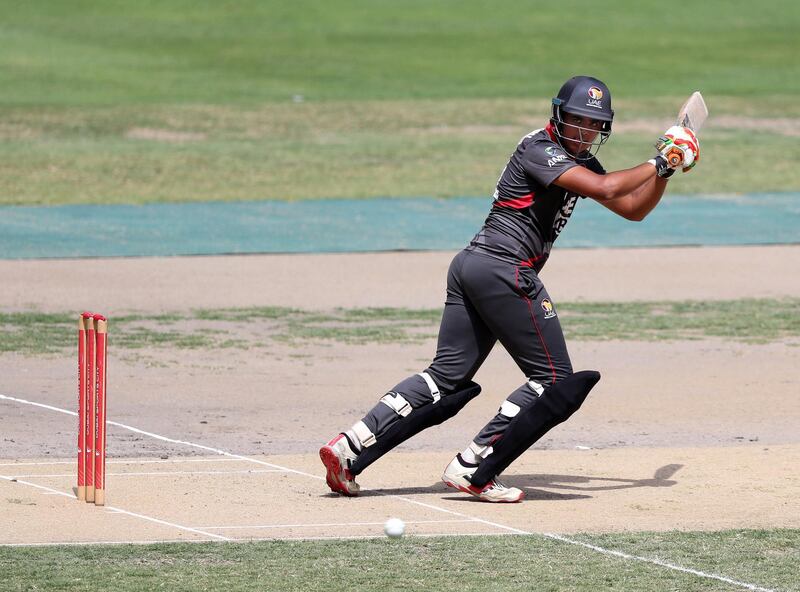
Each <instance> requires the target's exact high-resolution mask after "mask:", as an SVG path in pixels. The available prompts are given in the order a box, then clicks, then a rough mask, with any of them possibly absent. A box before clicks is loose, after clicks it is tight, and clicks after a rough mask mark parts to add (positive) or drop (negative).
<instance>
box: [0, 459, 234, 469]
mask: <svg viewBox="0 0 800 592" xmlns="http://www.w3.org/2000/svg"><path fill="white" fill-rule="evenodd" d="M210 462H213V463H217V462H245V461H243V460H239V459H238V458H167V459H163V458H160V459H149V460H138V459H131V460H123V459H120V460H107V461H106V464H107V465H144V464H156V463H157V464H161V463H167V464H168V463H210ZM49 465H77V461H75V460H53V461H50V462H15V463H0V467H36V466H49Z"/></svg>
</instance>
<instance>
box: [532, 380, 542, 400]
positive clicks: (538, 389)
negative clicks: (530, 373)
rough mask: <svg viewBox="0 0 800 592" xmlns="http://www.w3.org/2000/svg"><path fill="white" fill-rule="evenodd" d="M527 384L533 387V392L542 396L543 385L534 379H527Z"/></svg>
mask: <svg viewBox="0 0 800 592" xmlns="http://www.w3.org/2000/svg"><path fill="white" fill-rule="evenodd" d="M528 386H529V387H531V388H532V389H533V392H535V393H536V394H537V395H539V396H540V397H541V396H542V393H543V392H544V387H543V386H542V385H541V384H539V383H538V382H536V381H535V380H529V381H528Z"/></svg>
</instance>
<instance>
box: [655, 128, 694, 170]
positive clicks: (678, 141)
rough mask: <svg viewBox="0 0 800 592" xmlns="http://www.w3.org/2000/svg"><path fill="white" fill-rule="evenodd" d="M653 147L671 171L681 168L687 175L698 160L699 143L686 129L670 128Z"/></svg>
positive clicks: (692, 133)
mask: <svg viewBox="0 0 800 592" xmlns="http://www.w3.org/2000/svg"><path fill="white" fill-rule="evenodd" d="M655 146H656V150H658V153H659V155H660V156H663V157H664V158H665V159H666V160H667V164H668V166H669V167H670V168H671V169H677V168H678V167H681V169H682V170H683V172H684V173H688V172H689V171H690V170H692V168H694V165H695V164H697V161H698V160H700V141H699V140H698V139H697V136H696V135H695V134H694V132H693V131H692V130H690V129H689V128H688V127H681V126H678V125H674V126H672V127H671V128H669V129H668V130H667V131H666V132H664V135H662V136H661V137H660V138H658V140H657V141H656V144H655Z"/></svg>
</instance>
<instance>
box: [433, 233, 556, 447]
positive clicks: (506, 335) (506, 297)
mask: <svg viewBox="0 0 800 592" xmlns="http://www.w3.org/2000/svg"><path fill="white" fill-rule="evenodd" d="M497 341H499V342H500V343H501V344H502V346H503V347H504V348H505V349H506V350H507V351H508V353H509V354H510V355H511V357H512V358H513V360H514V362H516V364H517V366H519V368H520V370H522V373H523V374H524V375H525V376H526V377H527V379H528V381H529V382H528V383H526V384H524V385H523V386H521V387H520V388H519V389H517V390H516V391H514V393H512V394H511V395H510V396H509V397H508V401H510V402H511V403H513V404H514V405H516V406H517V407H523V406H526V405H528V404H530V402H531V401H532V400H533V398H534V397H536V396H537V394H538V393H537V391H538V390H539V388H543V387H547V386H549V385H551V384H553V383H554V382H556V381H558V380H562V379H564V378H566V377H567V376H569V375H570V374H572V363H571V362H570V359H569V353H568V352H567V346H566V342H565V341H564V334H563V332H562V331H561V324H560V323H559V320H558V316H557V315H556V309H555V306H554V304H553V302H552V300H550V297H549V295H548V294H547V290H546V289H545V287H544V284H542V281H541V280H540V279H539V276H538V274H537V273H536V272H535V271H534V270H533V268H532V267H531V266H530V264H529V263H520V264H516V265H515V264H513V263H509V262H505V261H501V260H499V259H497V258H494V257H491V256H489V255H487V254H484V253H481V252H480V251H475V250H471V249H469V248H468V249H466V250H464V251H461V252H460V253H459V254H458V255H456V257H455V258H454V259H453V261H452V263H451V264H450V269H449V271H448V274H447V299H446V301H445V308H444V314H443V316H442V323H441V328H440V330H439V343H438V346H437V350H436V357H435V358H434V360H433V362H432V363H431V365H430V367H429V368H428V369H427V372H428V373H429V374H430V375H431V376H432V377H433V379H434V380H435V381H436V383H437V384H438V385H439V388H440V389H442V391H443V392H448V391H452V390H455V389H456V388H457V387H458V386H459V385H460V384H462V383H464V382H465V381H467V380H470V379H472V377H473V376H474V375H475V373H476V372H477V371H478V368H480V366H481V364H483V361H484V360H485V359H486V356H488V355H489V352H490V351H491V350H492V347H494V344H495V343H496V342H497ZM537 385H538V386H537ZM514 405H511V406H510V408H511V409H514ZM508 408H509V407H506V409H505V410H503V409H501V411H500V412H499V413H498V415H497V416H496V417H495V418H494V419H493V420H492V421H490V422H489V424H487V426H486V427H485V428H484V429H483V430H481V432H480V433H479V434H478V437H477V438H476V439H475V441H476V442H477V443H478V444H482V445H486V444H489V443H491V441H492V440H493V439H495V438H496V437H498V436H499V435H500V434H502V432H503V430H504V429H505V426H506V425H507V424H508V423H509V421H510V420H511V417H509V416H508V413H509V412H508ZM512 412H513V411H512Z"/></svg>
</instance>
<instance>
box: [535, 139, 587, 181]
mask: <svg viewBox="0 0 800 592" xmlns="http://www.w3.org/2000/svg"><path fill="white" fill-rule="evenodd" d="M521 161H522V167H523V168H524V169H525V172H526V173H527V174H528V175H530V176H531V177H533V178H534V179H535V180H536V181H538V182H539V183H541V184H542V185H544V186H545V187H549V186H550V184H551V183H552V182H553V181H555V180H556V179H557V178H558V177H560V176H561V175H562V173H564V172H566V171H568V170H569V169H571V168H572V167H574V166H578V163H577V162H575V161H574V160H572V159H571V158H570V157H569V156H567V153H566V152H564V150H563V149H562V148H561V146H559V145H558V144H556V143H555V142H550V141H543V142H531V143H530V144H528V146H526V147H525V151H524V152H523V153H522V158H521Z"/></svg>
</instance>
